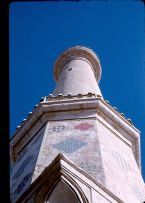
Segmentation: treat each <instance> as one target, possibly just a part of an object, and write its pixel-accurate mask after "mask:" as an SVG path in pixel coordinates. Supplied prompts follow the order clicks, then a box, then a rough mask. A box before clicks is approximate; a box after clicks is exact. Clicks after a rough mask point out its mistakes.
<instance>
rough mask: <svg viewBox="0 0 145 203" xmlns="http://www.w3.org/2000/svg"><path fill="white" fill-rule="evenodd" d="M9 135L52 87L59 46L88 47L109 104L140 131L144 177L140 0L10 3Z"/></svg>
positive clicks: (144, 94)
mask: <svg viewBox="0 0 145 203" xmlns="http://www.w3.org/2000/svg"><path fill="white" fill-rule="evenodd" d="M9 11H10V26H9V33H10V34H9V36H10V60H9V63H10V134H11V136H12V134H13V133H14V131H15V128H16V127H17V125H20V124H21V122H22V120H23V119H24V118H26V117H27V114H28V113H29V112H30V111H32V110H33V107H34V106H35V104H37V103H39V100H40V98H41V97H42V96H46V95H48V94H49V93H52V91H53V89H54V87H55V81H54V80H53V64H54V62H55V60H56V58H57V57H58V56H59V54H60V53H62V52H63V51H64V50H65V49H67V48H69V47H71V46H75V45H83V46H87V47H90V48H91V49H93V50H94V51H95V52H96V54H97V55H98V56H99V58H100V60H101V65H102V78H101V81H100V83H99V86H100V88H101V91H102V94H103V96H104V98H105V99H106V100H109V101H110V104H111V105H112V106H115V107H117V108H118V110H119V112H123V113H124V114H125V116H126V117H127V118H131V119H132V121H133V123H134V125H135V126H136V127H137V128H138V129H139V130H140V131H141V149H142V173H143V177H144V179H145V147H144V143H145V90H144V89H145V63H144V62H145V54H144V52H145V50H144V47H145V41H144V5H143V3H142V2H140V1H121V0H120V1H82V2H66V1H60V2H41V3H40V2H27V3H26V2H21V3H20V2H15V3H12V4H11V5H10V10H9Z"/></svg>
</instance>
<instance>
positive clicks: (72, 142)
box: [53, 138, 87, 153]
mask: <svg viewBox="0 0 145 203" xmlns="http://www.w3.org/2000/svg"><path fill="white" fill-rule="evenodd" d="M85 145H87V143H86V142H82V141H80V140H76V139H74V138H68V139H66V140H64V141H61V142H59V143H58V144H54V145H53V147H54V148H56V149H58V150H60V151H63V152H65V153H72V152H75V151H76V150H77V149H79V148H81V147H84V146H85Z"/></svg>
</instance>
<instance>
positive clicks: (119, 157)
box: [112, 151, 131, 171]
mask: <svg viewBox="0 0 145 203" xmlns="http://www.w3.org/2000/svg"><path fill="white" fill-rule="evenodd" d="M112 156H113V157H114V158H115V159H116V161H117V163H118V165H119V167H120V168H122V169H124V170H126V171H131V167H130V165H129V163H128V162H127V161H126V160H125V159H124V158H123V156H122V155H121V154H120V153H119V152H115V151H113V152H112Z"/></svg>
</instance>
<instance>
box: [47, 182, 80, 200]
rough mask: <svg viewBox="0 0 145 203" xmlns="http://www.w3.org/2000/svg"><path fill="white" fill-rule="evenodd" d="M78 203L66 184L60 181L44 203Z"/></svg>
mask: <svg viewBox="0 0 145 203" xmlns="http://www.w3.org/2000/svg"><path fill="white" fill-rule="evenodd" d="M60 202H61V203H68V202H69V203H80V201H79V198H78V197H77V195H76V193H75V192H74V191H73V190H72V188H70V187H69V186H68V184H66V183H65V182H64V181H63V180H60V181H59V182H58V183H57V185H56V186H55V188H54V189H53V191H52V192H51V194H50V195H49V196H48V198H47V199H46V201H45V203H60Z"/></svg>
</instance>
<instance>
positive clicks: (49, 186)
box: [35, 174, 89, 203]
mask: <svg viewBox="0 0 145 203" xmlns="http://www.w3.org/2000/svg"><path fill="white" fill-rule="evenodd" d="M61 186H62V187H63V188H64V190H65V194H64V193H63V195H68V196H65V198H64V201H59V202H61V203H66V200H67V202H70V203H89V201H88V199H87V197H86V196H85V194H84V192H83V191H82V189H81V187H80V186H79V185H78V184H77V183H76V182H75V181H74V179H72V178H71V177H70V176H69V175H67V174H65V175H64V174H63V175H62V174H61V175H60V176H57V174H56V176H55V178H54V179H51V181H48V182H46V183H45V184H44V185H43V187H41V189H39V190H37V195H36V196H35V203H58V202H57V198H59V197H60V196H61V195H62V194H61V192H62V190H61V189H60V187H61ZM58 191H59V194H58V195H57V196H56V199H55V195H56V193H57V192H58ZM69 196H70V197H71V198H72V199H73V200H74V201H73V202H71V201H68V200H69ZM54 200H56V201H54Z"/></svg>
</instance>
